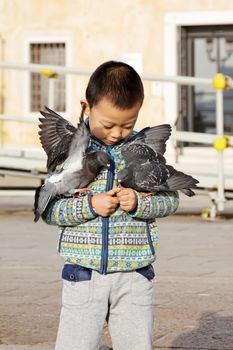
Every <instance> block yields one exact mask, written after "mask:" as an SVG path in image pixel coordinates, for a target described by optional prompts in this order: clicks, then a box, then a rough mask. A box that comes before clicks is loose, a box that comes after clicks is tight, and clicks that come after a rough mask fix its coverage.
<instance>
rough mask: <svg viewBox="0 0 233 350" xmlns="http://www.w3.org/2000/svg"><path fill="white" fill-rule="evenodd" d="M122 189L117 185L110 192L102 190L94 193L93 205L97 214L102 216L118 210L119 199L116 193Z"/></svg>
mask: <svg viewBox="0 0 233 350" xmlns="http://www.w3.org/2000/svg"><path fill="white" fill-rule="evenodd" d="M119 191H120V189H119V188H118V187H115V188H113V189H111V190H110V191H108V192H101V193H98V194H94V195H93V196H92V197H91V205H92V207H93V209H94V211H95V212H96V214H98V215H101V216H109V215H111V214H112V213H114V211H115V210H116V207H117V206H118V205H119V199H118V198H117V197H116V193H117V192H119Z"/></svg>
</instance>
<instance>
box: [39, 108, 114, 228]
mask: <svg viewBox="0 0 233 350" xmlns="http://www.w3.org/2000/svg"><path fill="white" fill-rule="evenodd" d="M45 109H46V112H43V111H41V112H40V113H41V114H42V115H43V118H39V121H40V122H41V124H39V128H40V129H41V130H40V131H39V136H40V141H41V144H42V147H43V148H44V150H45V152H46V154H47V156H48V159H47V169H48V176H47V178H46V179H45V182H44V184H43V185H41V186H40V187H38V188H37V189H36V193H35V203H34V214H35V219H34V221H35V222H36V221H38V220H39V218H40V216H41V215H42V213H43V212H44V211H45V209H46V207H47V205H48V203H49V202H50V201H51V200H52V199H53V198H55V197H56V196H57V195H61V194H65V193H68V192H69V191H71V190H74V189H81V188H84V187H86V186H87V185H88V184H89V183H90V182H91V181H93V180H94V178H95V177H96V176H97V174H98V173H99V171H100V169H101V168H102V167H109V166H110V156H109V155H108V154H107V153H106V152H103V151H97V152H90V153H86V154H85V151H86V148H87V146H88V143H89V140H90V136H91V135H90V131H89V129H88V127H87V126H86V124H85V122H84V120H83V117H82V116H81V118H80V122H79V124H78V125H77V128H76V127H75V126H74V125H73V124H71V123H70V122H68V121H67V120H66V119H64V118H63V117H61V116H60V115H59V114H57V113H56V112H54V111H52V110H51V109H49V108H48V107H45Z"/></svg>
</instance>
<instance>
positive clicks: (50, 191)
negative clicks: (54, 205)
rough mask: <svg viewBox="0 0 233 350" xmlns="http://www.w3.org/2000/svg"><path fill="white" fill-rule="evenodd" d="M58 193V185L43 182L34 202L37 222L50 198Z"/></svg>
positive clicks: (37, 190)
mask: <svg viewBox="0 0 233 350" xmlns="http://www.w3.org/2000/svg"><path fill="white" fill-rule="evenodd" d="M55 194H56V187H55V185H53V184H51V183H47V184H43V185H41V186H40V187H38V188H37V189H36V192H35V202H34V214H35V218H34V221H35V222H37V221H38V220H39V218H40V217H41V215H42V214H43V212H44V211H45V209H46V207H47V205H48V204H49V202H50V200H51V199H52V198H54V196H55Z"/></svg>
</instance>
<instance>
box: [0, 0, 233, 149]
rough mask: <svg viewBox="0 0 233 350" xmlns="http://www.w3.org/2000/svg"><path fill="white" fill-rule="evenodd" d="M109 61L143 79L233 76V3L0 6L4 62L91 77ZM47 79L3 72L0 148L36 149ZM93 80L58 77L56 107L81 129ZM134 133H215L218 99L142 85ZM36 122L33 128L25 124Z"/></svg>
mask: <svg viewBox="0 0 233 350" xmlns="http://www.w3.org/2000/svg"><path fill="white" fill-rule="evenodd" d="M111 59H121V60H126V61H127V62H129V63H130V64H132V65H134V66H135V68H137V70H138V71H139V73H140V74H142V75H153V74H164V75H172V76H174V75H178V74H179V75H188V76H197V77H203V78H205V77H207V78H212V77H213V76H214V75H215V74H216V73H217V72H222V73H224V74H228V75H231V76H233V1H229V0H193V1H186V0H134V1H132V0H124V1H123V0H118V1H117V0H97V1H94V0H77V1H73V0H59V1H57V0H49V1H45V0H40V1H39V0H2V1H1V2H0V60H1V61H5V62H8V63H17V64H30V63H39V64H54V65H62V66H63V65H65V66H67V67H76V68H79V69H82V70H86V71H90V72H92V71H93V70H94V69H95V68H96V67H97V66H98V65H99V64H101V63H102V62H104V61H107V60H111ZM48 80H49V79H48V77H46V76H44V75H42V74H40V73H29V72H27V71H19V70H6V69H5V70H1V72H0V114H1V115H6V116H15V117H17V118H18V119H19V121H4V122H0V123H1V124H0V137H1V145H2V146H3V147H15V146H16V144H17V147H22V148H35V147H39V146H40V144H39V140H38V137H37V131H38V126H37V120H38V117H39V113H38V111H39V110H40V109H41V108H42V107H43V105H45V104H48V94H49V91H48V85H49V82H48ZM87 81H88V76H81V75H66V76H59V77H58V79H56V81H55V87H54V107H55V109H56V110H57V111H58V112H60V113H61V114H62V115H64V116H65V117H67V118H68V119H70V120H71V121H72V122H73V123H76V122H77V120H78V117H79V114H80V103H79V101H80V99H81V98H83V97H84V95H85V88H86V85H87ZM144 86H145V101H144V104H143V107H142V110H141V113H140V117H139V119H138V122H137V125H136V128H138V129H140V128H141V127H143V126H145V125H151V126H152V125H156V124H160V123H163V122H168V123H171V124H172V125H174V124H175V123H176V124H177V125H178V127H179V128H180V129H181V130H188V131H199V132H208V133H214V132H215V97H214V90H213V89H211V88H203V87H199V86H196V87H184V86H183V87H177V86H176V84H173V83H162V82H155V83H151V82H148V81H144ZM232 95H233V94H232V91H228V92H226V93H225V94H224V106H225V107H224V108H225V110H224V112H225V131H226V132H227V133H229V134H232V133H233V99H232V97H233V96H232ZM22 118H28V119H30V120H31V119H34V120H35V124H33V123H27V122H24V123H22V122H20V119H22Z"/></svg>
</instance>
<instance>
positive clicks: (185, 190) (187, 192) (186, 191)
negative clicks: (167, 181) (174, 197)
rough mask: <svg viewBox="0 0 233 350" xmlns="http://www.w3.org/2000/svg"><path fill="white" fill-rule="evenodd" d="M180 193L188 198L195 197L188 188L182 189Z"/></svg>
mask: <svg viewBox="0 0 233 350" xmlns="http://www.w3.org/2000/svg"><path fill="white" fill-rule="evenodd" d="M181 192H183V193H184V194H186V196H188V197H193V196H195V193H194V192H193V191H192V190H191V189H190V188H185V189H182V190H181Z"/></svg>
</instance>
